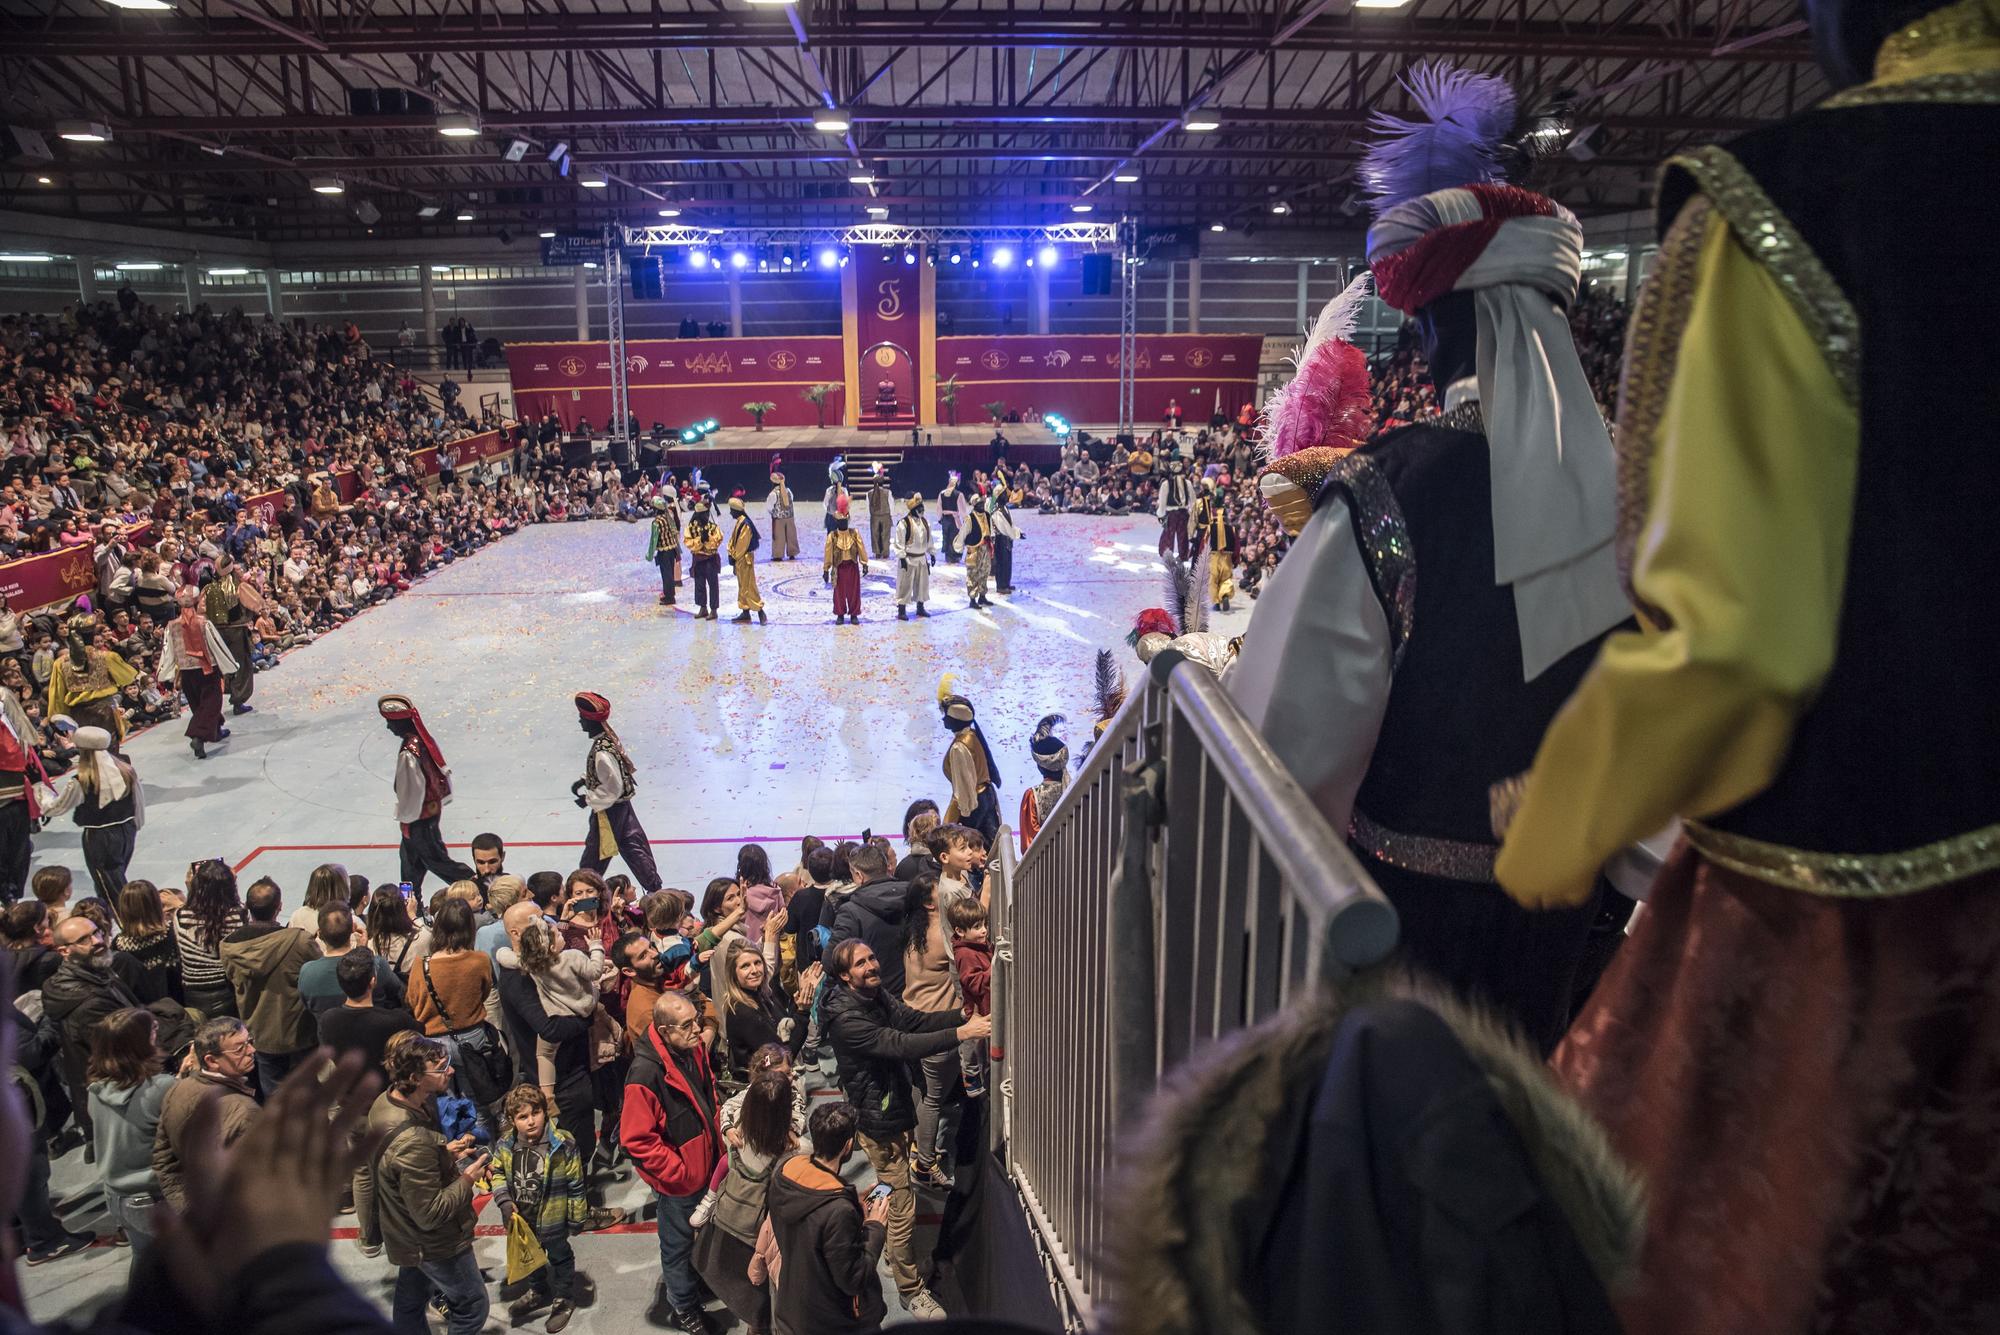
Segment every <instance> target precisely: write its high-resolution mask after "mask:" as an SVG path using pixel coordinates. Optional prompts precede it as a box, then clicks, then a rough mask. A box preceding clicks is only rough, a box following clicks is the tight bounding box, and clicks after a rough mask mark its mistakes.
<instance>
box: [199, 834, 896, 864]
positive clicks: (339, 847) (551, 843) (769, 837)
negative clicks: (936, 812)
mask: <svg viewBox="0 0 2000 1335" xmlns="http://www.w3.org/2000/svg"><path fill="white" fill-rule="evenodd" d="M870 828H871V829H872V828H873V827H872V826H871V827H870ZM818 837H819V838H821V839H824V840H826V842H827V843H829V844H838V843H842V842H844V841H846V840H850V839H853V840H858V839H860V838H861V836H860V835H858V834H822V835H820V836H818ZM804 838H805V836H804V835H802V834H746V835H744V836H742V837H741V838H734V839H648V840H647V841H646V843H647V845H648V846H649V847H652V848H673V847H684V846H690V845H702V846H705V845H709V844H783V843H794V844H795V843H798V842H799V841H800V840H802V839H804ZM506 846H507V847H508V848H581V847H582V846H583V841H582V840H581V839H517V840H512V841H510V842H508V843H507V845H506ZM401 847H402V844H401V843H400V842H398V843H393V844H259V845H257V846H256V847H255V848H253V849H251V850H250V851H249V852H248V853H247V854H245V855H244V857H243V860H242V861H240V862H237V863H235V864H234V865H233V866H231V867H230V870H231V871H236V872H240V871H242V870H243V869H244V868H245V867H247V866H249V865H250V864H251V863H253V862H255V861H256V860H257V859H258V858H260V857H262V856H263V855H264V854H266V853H344V852H356V853H379V852H384V851H388V850H394V849H400V848H401ZM445 847H446V848H471V847H472V842H471V841H470V840H467V841H466V842H464V843H447V844H446V845H445Z"/></svg>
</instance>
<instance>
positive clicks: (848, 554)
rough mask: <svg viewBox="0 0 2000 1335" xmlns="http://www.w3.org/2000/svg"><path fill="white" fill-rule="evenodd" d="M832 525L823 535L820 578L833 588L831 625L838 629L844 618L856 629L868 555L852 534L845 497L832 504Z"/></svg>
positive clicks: (856, 535) (856, 534) (855, 535)
mask: <svg viewBox="0 0 2000 1335" xmlns="http://www.w3.org/2000/svg"><path fill="white" fill-rule="evenodd" d="M832 522H833V531H832V532H831V533H828V534H827V535H826V562H825V564H824V566H823V567H822V568H821V571H820V578H821V579H822V580H824V581H825V582H826V583H828V584H830V585H832V586H833V624H834V625H836V626H838V625H839V624H840V623H841V621H842V620H843V619H845V620H848V621H851V622H853V623H854V624H855V625H857V626H858V625H860V624H861V576H862V575H863V574H865V573H866V572H867V570H868V552H867V550H866V549H865V548H863V547H862V545H861V535H860V534H859V533H856V532H855V531H854V528H853V524H852V517H851V516H850V515H849V514H848V504H847V497H846V496H841V497H839V498H837V499H836V500H835V501H834V503H833V512H832Z"/></svg>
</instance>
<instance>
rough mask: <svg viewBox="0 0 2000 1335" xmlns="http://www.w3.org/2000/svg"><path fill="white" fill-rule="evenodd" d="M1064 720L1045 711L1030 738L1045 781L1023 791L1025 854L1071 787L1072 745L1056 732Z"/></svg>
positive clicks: (1022, 824)
mask: <svg viewBox="0 0 2000 1335" xmlns="http://www.w3.org/2000/svg"><path fill="white" fill-rule="evenodd" d="M1114 712H1115V711H1114ZM1062 723H1063V716H1062V715H1061V714H1044V715H1043V716H1042V718H1041V720H1040V721H1039V722H1037V723H1036V724H1035V735H1034V736H1033V737H1031V738H1029V739H1028V752H1029V754H1030V755H1032V756H1033V757H1034V760H1035V768H1036V769H1037V770H1039V771H1040V772H1041V775H1042V781H1041V782H1040V783H1038V784H1036V785H1035V786H1034V787H1033V788H1030V789H1028V791H1026V792H1025V793H1022V794H1021V851H1022V852H1023V853H1025V852H1027V851H1028V845H1029V844H1032V843H1033V842H1035V835H1036V833H1037V832H1039V831H1040V830H1041V828H1042V822H1044V821H1046V820H1047V819H1048V818H1049V813H1050V812H1051V811H1054V810H1055V809H1056V803H1057V802H1059V801H1061V800H1062V795H1063V790H1064V789H1066V788H1068V787H1069V744H1068V743H1067V742H1065V741H1063V739H1062V738H1061V737H1059V736H1057V735H1056V729H1057V728H1059V727H1061V726H1062Z"/></svg>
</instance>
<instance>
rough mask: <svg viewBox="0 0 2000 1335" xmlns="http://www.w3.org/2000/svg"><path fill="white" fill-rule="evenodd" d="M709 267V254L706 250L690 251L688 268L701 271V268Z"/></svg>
mask: <svg viewBox="0 0 2000 1335" xmlns="http://www.w3.org/2000/svg"><path fill="white" fill-rule="evenodd" d="M707 265H708V252H707V251H705V250H690V251H689V252H688V267H689V268H691V269H701V268H706V267H707Z"/></svg>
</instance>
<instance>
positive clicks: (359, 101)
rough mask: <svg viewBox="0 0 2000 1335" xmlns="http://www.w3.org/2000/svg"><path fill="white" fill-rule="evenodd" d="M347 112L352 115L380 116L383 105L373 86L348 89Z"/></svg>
mask: <svg viewBox="0 0 2000 1335" xmlns="http://www.w3.org/2000/svg"><path fill="white" fill-rule="evenodd" d="M347 114H348V115H350V116H379V115H381V114H382V107H381V104H380V102H379V101H377V99H376V94H375V90H374V89H373V88H350V89H348V90H347Z"/></svg>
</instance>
